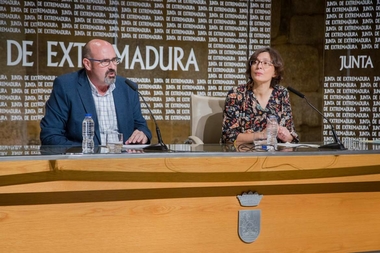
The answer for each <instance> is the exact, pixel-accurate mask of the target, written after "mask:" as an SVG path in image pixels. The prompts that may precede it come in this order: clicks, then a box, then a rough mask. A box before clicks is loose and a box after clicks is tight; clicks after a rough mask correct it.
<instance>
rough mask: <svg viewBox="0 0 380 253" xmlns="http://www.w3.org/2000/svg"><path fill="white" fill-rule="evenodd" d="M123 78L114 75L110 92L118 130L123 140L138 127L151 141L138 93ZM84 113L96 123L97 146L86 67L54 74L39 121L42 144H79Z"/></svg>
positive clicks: (98, 139)
mask: <svg viewBox="0 0 380 253" xmlns="http://www.w3.org/2000/svg"><path fill="white" fill-rule="evenodd" d="M124 81H125V78H122V77H120V76H117V77H116V83H115V85H116V88H115V89H114V90H113V92H112V94H113V98H114V101H115V109H116V117H117V125H118V129H119V132H121V133H123V136H124V142H125V141H126V140H127V139H128V138H129V137H130V136H131V135H132V133H133V131H134V130H136V129H138V130H140V131H142V132H144V133H145V135H146V136H147V137H148V140H149V142H150V140H151V139H152V133H151V132H150V130H149V128H148V126H147V124H146V121H145V119H144V117H143V116H142V114H141V107H140V100H139V95H138V93H137V92H136V91H134V90H132V89H131V88H130V87H129V86H128V85H127V84H125V82H124ZM136 87H137V84H136ZM86 113H91V114H92V118H93V119H94V122H95V137H94V142H95V145H99V144H100V143H101V140H100V131H99V124H98V117H97V115H96V109H95V102H94V99H93V97H92V94H91V87H90V83H89V81H88V78H87V75H86V72H85V70H84V69H81V70H79V71H77V72H73V73H69V74H65V75H62V76H59V77H57V78H56V79H55V80H54V83H53V90H52V92H51V95H50V97H49V99H48V101H47V102H46V104H45V116H44V118H42V120H41V123H40V126H41V133H40V139H41V144H42V145H82V121H83V119H84V117H85V114H86Z"/></svg>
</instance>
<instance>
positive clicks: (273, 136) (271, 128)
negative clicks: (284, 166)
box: [267, 115, 278, 151]
mask: <svg viewBox="0 0 380 253" xmlns="http://www.w3.org/2000/svg"><path fill="white" fill-rule="evenodd" d="M277 132H278V123H277V118H276V116H275V115H269V117H268V120H267V148H268V150H272V151H273V150H276V149H277Z"/></svg>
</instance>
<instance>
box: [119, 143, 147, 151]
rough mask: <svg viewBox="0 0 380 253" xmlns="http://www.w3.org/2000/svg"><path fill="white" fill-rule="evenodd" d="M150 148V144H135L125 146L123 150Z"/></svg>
mask: <svg viewBox="0 0 380 253" xmlns="http://www.w3.org/2000/svg"><path fill="white" fill-rule="evenodd" d="M147 146H149V145H148V144H133V145H123V150H128V149H143V148H145V147H147Z"/></svg>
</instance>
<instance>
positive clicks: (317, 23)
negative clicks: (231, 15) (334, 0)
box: [271, 0, 325, 142]
mask: <svg viewBox="0 0 380 253" xmlns="http://www.w3.org/2000/svg"><path fill="white" fill-rule="evenodd" d="M272 5H273V9H272V11H273V12H272V40H271V44H272V46H273V47H274V48H276V49H277V50H278V51H279V52H280V53H281V55H282V57H283V59H284V62H285V77H284V78H285V79H284V82H283V85H284V86H291V87H293V88H295V89H297V90H299V91H301V92H302V93H304V94H305V95H306V96H307V97H308V100H309V101H310V103H312V104H313V105H314V106H316V107H317V108H318V109H319V110H320V111H322V96H323V86H322V80H323V44H324V15H325V1H320V0H307V1H306V0H273V1H272ZM291 103H292V110H293V117H294V122H295V126H296V131H297V132H298V134H299V135H300V137H301V141H303V142H310V141H321V140H322V117H321V116H320V115H319V114H318V113H317V112H315V111H314V110H313V109H312V108H311V107H310V106H308V105H307V104H306V103H305V101H303V100H302V99H300V98H299V97H297V96H296V95H293V94H291Z"/></svg>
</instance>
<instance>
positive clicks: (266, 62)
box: [249, 60, 273, 69]
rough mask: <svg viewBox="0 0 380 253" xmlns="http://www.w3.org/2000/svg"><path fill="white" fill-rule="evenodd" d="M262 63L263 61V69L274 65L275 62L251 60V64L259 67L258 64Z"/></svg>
mask: <svg viewBox="0 0 380 253" xmlns="http://www.w3.org/2000/svg"><path fill="white" fill-rule="evenodd" d="M260 63H261V67H262V68H263V69H267V68H269V67H271V66H273V62H271V61H259V60H254V61H253V60H252V61H249V66H255V67H257V66H259V64H260Z"/></svg>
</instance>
